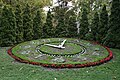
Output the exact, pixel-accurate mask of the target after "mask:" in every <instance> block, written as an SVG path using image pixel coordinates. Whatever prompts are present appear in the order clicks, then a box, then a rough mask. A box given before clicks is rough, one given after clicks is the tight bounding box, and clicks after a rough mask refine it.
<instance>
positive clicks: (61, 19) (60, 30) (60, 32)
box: [56, 7, 68, 37]
mask: <svg viewBox="0 0 120 80" xmlns="http://www.w3.org/2000/svg"><path fill="white" fill-rule="evenodd" d="M66 11H67V9H66V8H64V7H63V8H61V7H59V10H58V12H57V20H58V25H57V27H56V36H57V37H66V36H67V35H68V34H66V33H67V32H68V31H67V25H66V24H65V22H66V21H65V12H66Z"/></svg>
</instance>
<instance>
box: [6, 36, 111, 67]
mask: <svg viewBox="0 0 120 80" xmlns="http://www.w3.org/2000/svg"><path fill="white" fill-rule="evenodd" d="M8 54H9V55H10V56H12V57H13V58H15V59H16V60H19V61H20V62H24V63H29V64H34V65H41V66H44V67H55V68H58V67H60V68H66V67H86V66H93V65H97V64H101V63H104V62H106V61H108V60H110V59H111V58H112V52H111V51H110V50H109V48H107V47H103V46H101V45H98V44H95V43H92V42H88V41H85V40H80V39H73V38H48V39H39V40H33V41H28V42H24V43H21V44H18V45H16V46H15V47H12V48H10V49H9V50H8Z"/></svg>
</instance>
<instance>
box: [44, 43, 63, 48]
mask: <svg viewBox="0 0 120 80" xmlns="http://www.w3.org/2000/svg"><path fill="white" fill-rule="evenodd" d="M44 45H47V46H50V47H54V48H60V49H64V48H65V47H60V46H57V45H53V44H44Z"/></svg>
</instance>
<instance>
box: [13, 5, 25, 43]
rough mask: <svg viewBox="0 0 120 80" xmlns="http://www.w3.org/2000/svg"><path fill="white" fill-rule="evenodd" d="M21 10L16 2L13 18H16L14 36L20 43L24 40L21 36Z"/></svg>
mask: <svg viewBox="0 0 120 80" xmlns="http://www.w3.org/2000/svg"><path fill="white" fill-rule="evenodd" d="M21 13H22V11H21V9H20V5H19V4H17V5H16V10H15V18H16V26H17V29H16V33H17V36H16V41H17V43H20V42H22V41H23V40H24V38H23V31H24V30H23V21H22V20H23V18H22V14H21Z"/></svg>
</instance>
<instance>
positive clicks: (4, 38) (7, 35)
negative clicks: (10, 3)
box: [0, 6, 16, 46]
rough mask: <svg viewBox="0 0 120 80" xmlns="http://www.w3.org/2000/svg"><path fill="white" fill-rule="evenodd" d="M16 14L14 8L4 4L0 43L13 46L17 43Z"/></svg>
mask: <svg viewBox="0 0 120 80" xmlns="http://www.w3.org/2000/svg"><path fill="white" fill-rule="evenodd" d="M15 21H16V20H15V15H14V14H13V12H12V8H9V7H8V8H7V7H6V6H4V8H3V11H2V17H1V26H0V31H1V32H0V40H1V42H0V45H1V46H11V45H13V44H15V43H16V31H15V30H16V24H15Z"/></svg>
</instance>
